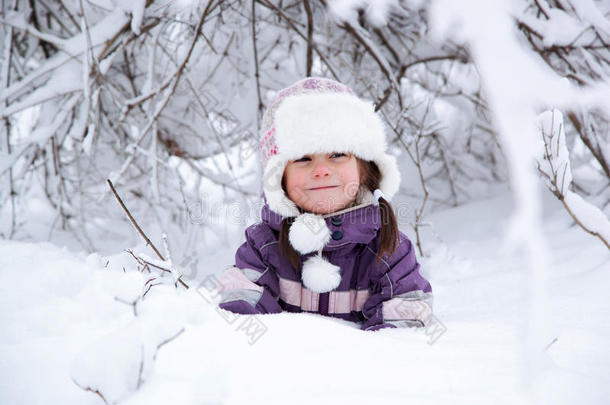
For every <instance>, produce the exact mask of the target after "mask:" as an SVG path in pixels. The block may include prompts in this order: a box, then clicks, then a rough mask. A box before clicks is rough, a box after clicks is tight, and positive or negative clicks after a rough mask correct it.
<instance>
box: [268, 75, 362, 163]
mask: <svg viewBox="0 0 610 405" xmlns="http://www.w3.org/2000/svg"><path fill="white" fill-rule="evenodd" d="M309 93H348V94H354V92H353V90H352V89H350V88H349V87H347V86H346V85H344V84H341V83H339V82H337V81H335V80H332V79H326V78H323V77H308V78H305V79H301V80H299V81H298V82H296V83H294V84H293V85H291V86H289V87H286V88H284V89H282V90H280V91H279V92H278V93H277V94H276V95H275V97H274V98H273V99H272V100H271V102H270V103H269V105H268V106H267V110H266V111H265V115H264V116H263V123H262V127H261V143H260V148H259V150H260V156H261V160H262V162H263V168H264V167H266V166H267V161H268V160H269V158H270V157H271V156H272V155H276V154H278V153H279V152H280V151H279V150H278V147H277V144H276V141H275V112H276V111H277V109H278V107H279V106H280V104H281V103H282V102H283V101H284V100H285V99H286V98H288V97H290V96H294V95H300V94H309Z"/></svg>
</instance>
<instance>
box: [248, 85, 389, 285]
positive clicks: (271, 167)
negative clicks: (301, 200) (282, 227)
mask: <svg viewBox="0 0 610 405" xmlns="http://www.w3.org/2000/svg"><path fill="white" fill-rule="evenodd" d="M386 148H387V144H386V138H385V131H384V126H383V122H382V121H381V118H380V117H379V116H378V115H377V114H376V113H375V109H374V106H373V104H372V103H370V102H367V101H364V100H361V99H360V98H358V97H357V96H356V95H355V94H354V92H353V91H352V90H351V89H350V88H349V87H347V86H345V85H343V84H341V83H338V82H336V81H334V80H330V79H325V78H317V77H309V78H305V79H303V80H300V81H298V82H296V83H295V84H293V85H292V86H290V87H287V88H285V89H283V90H281V91H279V92H278V94H277V95H276V96H275V98H274V99H273V100H272V101H271V103H270V104H269V106H268V107H267V111H266V112H265V115H264V117H263V124H262V128H261V145H260V154H261V160H262V162H263V168H264V170H263V191H264V193H265V197H266V199H267V203H268V205H269V208H270V209H271V210H272V211H274V212H276V213H278V214H279V215H281V216H282V217H298V218H296V220H295V221H294V223H293V225H292V226H291V228H290V238H289V239H290V243H291V244H292V246H293V247H294V248H295V249H296V250H297V251H299V252H300V253H302V254H307V253H310V252H313V251H316V250H318V251H319V257H318V258H317V259H316V260H315V261H312V260H311V259H310V260H309V261H308V262H307V263H305V264H304V266H303V281H304V283H305V285H306V286H307V287H308V288H310V289H312V290H313V291H317V292H325V291H329V290H332V289H334V288H336V286H337V285H338V283H339V281H340V276H339V277H338V278H337V276H338V270H337V269H336V268H330V267H329V268H328V269H327V271H326V273H328V276H329V277H328V280H327V281H320V280H319V277H318V281H312V277H310V276H311V275H312V274H317V275H320V274H326V273H325V272H324V271H319V267H320V266H319V265H320V259H321V249H322V248H323V247H324V246H325V245H326V243H327V242H328V240H329V239H330V231H328V228H327V227H326V223H325V221H324V218H323V216H321V215H316V214H311V213H305V214H301V212H300V211H299V209H298V207H297V206H296V204H295V203H294V202H293V201H292V200H290V198H288V196H287V195H286V193H285V192H284V190H283V188H282V177H283V175H284V169H285V168H286V164H287V163H288V161H289V160H293V159H298V158H300V157H302V156H303V155H306V154H314V153H331V152H347V153H352V154H354V155H355V156H357V157H359V158H361V159H363V160H367V161H372V162H375V163H376V164H377V167H378V168H379V170H380V172H381V182H380V184H379V189H380V190H381V192H382V193H383V196H384V198H386V199H387V200H390V199H391V198H392V197H393V196H394V195H395V194H396V192H397V191H398V187H399V184H400V172H399V171H398V166H397V164H396V159H395V157H394V156H392V155H389V154H387V153H386ZM368 194H370V192H369V193H368ZM322 225H323V228H326V231H325V230H324V229H323V228H321V227H322ZM293 228H294V229H293ZM317 228H321V229H317ZM310 261H311V263H310ZM326 263H327V264H328V265H330V266H333V265H332V264H330V263H328V262H326ZM314 264H316V266H314ZM312 267H316V268H317V270H312V271H309V272H306V271H305V270H306V269H308V268H312ZM334 267H336V266H334ZM306 273H309V274H306ZM314 278H315V277H314ZM306 280H309V282H306ZM329 280H331V281H332V280H334V281H332V282H331V281H329ZM308 284H309V285H308ZM335 284H336V285H335ZM314 285H315V286H317V287H314V288H311V287H313V286H314ZM333 285H334V287H333ZM310 286H311V287H310ZM331 287H332V288H331Z"/></svg>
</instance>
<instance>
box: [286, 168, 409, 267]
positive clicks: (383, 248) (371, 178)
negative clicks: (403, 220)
mask: <svg viewBox="0 0 610 405" xmlns="http://www.w3.org/2000/svg"><path fill="white" fill-rule="evenodd" d="M356 160H357V162H358V171H359V173H360V186H361V187H365V188H366V189H368V190H370V191H371V192H373V191H374V190H376V189H378V188H379V183H380V182H381V172H380V171H379V167H377V164H375V162H371V161H368V160H362V159H360V158H358V157H356ZM282 189H283V190H284V192H286V184H285V178H284V177H282ZM286 195H288V193H286ZM379 211H380V216H381V228H380V232H381V241H380V243H379V250H378V251H377V259H376V261H377V263H379V262H380V261H381V257H382V256H383V255H384V254H387V255H388V256H391V255H393V254H394V252H395V251H396V245H397V240H398V223H397V222H396V216H395V215H394V210H393V209H392V206H391V205H390V203H389V202H388V201H386V200H385V199H384V198H383V197H381V198H379ZM294 220H295V218H294V217H287V218H284V219H283V220H282V225H281V226H280V234H279V244H280V253H281V254H282V256H284V257H286V258H287V259H288V260H289V261H290V263H291V264H292V266H293V267H294V268H295V269H296V270H297V271H298V270H299V269H300V267H301V259H300V255H299V253H298V252H297V251H296V250H294V248H293V247H292V245H291V244H290V241H289V239H288V231H289V230H290V226H291V225H292V223H293V222H294Z"/></svg>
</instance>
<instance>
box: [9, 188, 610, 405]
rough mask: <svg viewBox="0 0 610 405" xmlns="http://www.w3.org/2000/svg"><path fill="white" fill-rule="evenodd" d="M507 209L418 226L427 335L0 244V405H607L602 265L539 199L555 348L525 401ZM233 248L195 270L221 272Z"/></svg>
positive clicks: (93, 259) (606, 265) (602, 255)
mask: <svg viewBox="0 0 610 405" xmlns="http://www.w3.org/2000/svg"><path fill="white" fill-rule="evenodd" d="M510 201H511V197H510V194H508V193H506V194H503V195H501V196H500V197H497V198H494V199H491V200H486V201H481V202H477V203H472V204H469V205H466V206H463V207H460V208H456V209H450V210H446V211H442V212H439V213H436V214H434V215H431V216H430V217H429V218H428V219H429V221H430V222H431V223H432V224H433V232H431V231H428V233H427V235H426V240H425V246H424V248H425V250H426V251H427V252H428V253H429V257H426V258H420V261H421V263H422V272H423V274H424V275H425V276H426V277H427V278H428V279H429V280H430V282H431V283H432V287H433V290H434V294H435V314H436V317H437V319H438V321H439V322H440V323H439V324H437V329H434V330H424V329H383V330H381V331H378V332H362V331H360V330H359V329H358V327H357V326H356V325H354V324H350V323H347V322H343V321H340V320H334V319H330V318H326V317H322V316H316V315H311V314H288V313H282V314H274V315H263V316H257V317H250V316H237V315H233V314H230V313H226V312H224V311H222V310H216V309H215V307H214V306H213V305H212V304H211V303H210V301H212V298H211V297H210V295H209V291H208V289H207V288H206V287H205V284H204V285H203V286H202V287H201V288H199V289H197V288H191V289H189V290H188V291H186V290H184V289H182V288H180V289H178V290H176V289H175V288H174V287H173V286H172V285H157V286H155V287H152V288H151V289H150V291H149V292H148V293H147V294H146V296H145V298H144V299H141V297H140V295H141V294H142V288H143V287H144V283H145V282H146V281H147V280H148V279H149V278H152V276H154V275H153V274H148V273H139V272H137V271H136V264H135V261H134V260H133V259H132V258H131V257H130V256H129V255H128V254H127V253H124V252H121V251H117V253H116V254H114V255H110V256H100V255H98V254H93V255H86V254H83V253H75V252H73V251H69V250H68V249H66V248H62V247H58V246H56V245H53V244H50V243H24V242H13V241H0V304H1V308H2V310H1V315H0V324H1V325H2V328H1V329H0V376H1V377H2V378H1V379H0V403H2V404H43V403H44V404H49V403H58V404H59V403H61V404H102V403H103V401H102V399H101V398H100V395H98V394H96V393H93V392H87V391H85V390H84V389H83V388H90V389H91V390H92V391H98V392H99V394H101V395H103V396H104V397H105V399H106V400H107V401H108V402H109V403H121V404H130V405H134V404H147V405H152V404H157V403H159V404H162V403H163V404H165V403H168V402H170V401H171V402H172V403H178V404H220V403H223V404H225V403H227V404H245V403H248V404H251V403H290V404H300V403H311V402H313V401H315V402H316V403H358V404H359V403H369V402H376V403H396V404H399V403H400V404H405V403H411V404H413V403H417V404H421V403H425V404H428V403H429V404H438V403H444V404H448V403H452V404H454V403H459V404H461V403H464V404H473V403H481V404H490V403H491V404H524V403H543V401H542V400H541V399H544V398H546V400H547V402H548V403H549V404H607V403H608V401H609V400H608V398H610V387H609V386H608V383H607V374H608V372H607V369H608V367H609V366H610V349H609V348H608V344H607V343H608V342H609V341H610V325H609V322H608V321H609V320H610V317H609V315H610V300H608V298H607V297H608V294H607V288H608V285H610V253H609V252H608V250H607V249H606V248H605V247H604V246H603V244H602V243H600V242H599V241H598V240H597V239H595V238H594V237H592V236H590V235H587V234H585V233H584V232H583V231H582V230H581V229H580V228H578V227H576V226H573V225H572V223H571V221H570V219H569V217H568V216H567V214H566V213H565V212H564V211H563V210H562V208H561V207H560V206H559V205H558V204H557V202H556V201H554V200H552V198H549V197H548V196H547V197H545V201H544V203H545V216H544V220H543V223H544V234H545V235H546V237H547V238H548V242H549V244H550V246H551V253H552V255H551V259H552V263H551V265H552V268H551V269H550V272H549V273H550V275H551V279H550V285H549V296H550V299H551V302H550V309H551V311H550V316H551V321H552V324H553V325H554V330H553V338H556V339H551V341H549V344H550V346H549V347H548V349H547V351H546V353H547V354H548V365H547V369H546V371H545V373H544V375H543V377H542V379H541V380H540V381H534V382H533V387H534V390H535V391H534V392H537V395H538V397H533V396H527V395H525V391H524V388H523V387H524V385H523V381H522V375H524V374H523V371H524V369H525V367H526V365H527V362H526V361H525V360H526V359H525V358H524V356H523V353H524V343H523V342H524V337H525V328H526V324H527V322H526V321H527V319H528V302H527V299H528V297H527V291H528V290H527V288H526V281H525V280H526V277H525V274H524V270H523V268H524V263H525V259H524V258H523V257H522V255H521V254H520V253H518V252H517V253H515V252H513V253H510V252H507V251H505V250H504V249H503V234H504V230H505V226H506V222H507V221H508V218H509V214H510V212H511V210H512V207H511V202H510ZM404 231H405V232H407V233H408V234H409V235H411V233H409V231H410V230H409V229H404ZM526 231H527V230H524V232H526ZM235 248H236V246H233V247H231V248H228V249H226V250H224V251H215V252H214V255H213V256H212V259H210V260H207V259H201V260H200V265H203V263H205V264H206V267H208V268H209V271H214V270H216V271H221V270H222V265H220V263H225V264H227V265H228V264H232V258H233V254H234V249H235ZM146 253H148V254H150V252H146ZM123 268H124V270H123ZM202 279H204V276H200V279H199V281H201V280H202ZM168 280H169V278H168ZM190 284H191V286H193V287H197V285H198V282H197V281H194V280H191V281H190ZM133 301H136V302H137V303H136V305H135V306H134V305H131V304H129V303H130V302H133ZM134 314H136V315H134ZM77 384H78V385H77ZM79 386H80V387H81V388H79ZM138 386H139V388H138Z"/></svg>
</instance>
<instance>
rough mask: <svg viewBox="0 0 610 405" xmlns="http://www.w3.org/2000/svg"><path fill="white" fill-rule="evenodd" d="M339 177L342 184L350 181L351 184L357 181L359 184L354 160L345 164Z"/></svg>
mask: <svg viewBox="0 0 610 405" xmlns="http://www.w3.org/2000/svg"><path fill="white" fill-rule="evenodd" d="M341 179H342V180H343V183H344V184H348V183H352V184H353V183H358V184H359V183H360V176H359V173H358V166H357V164H356V163H355V162H354V163H353V164H350V165H348V166H346V167H345V168H344V170H342V173H341Z"/></svg>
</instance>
